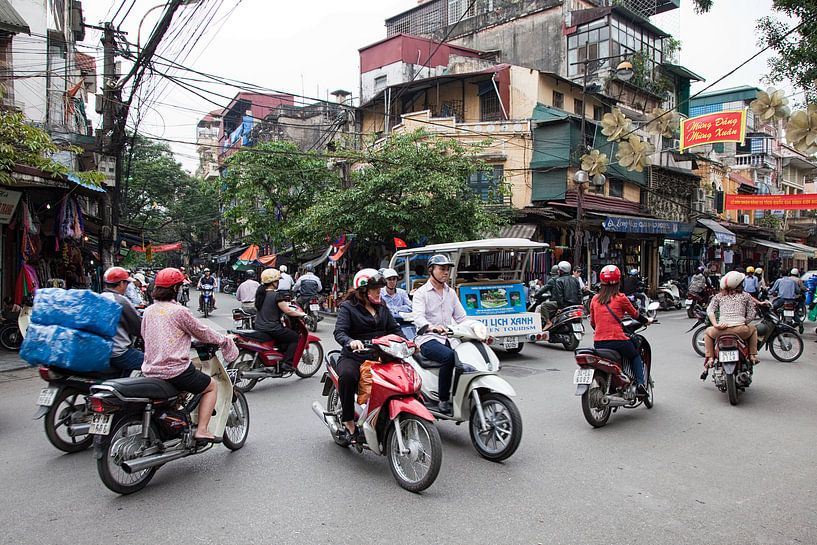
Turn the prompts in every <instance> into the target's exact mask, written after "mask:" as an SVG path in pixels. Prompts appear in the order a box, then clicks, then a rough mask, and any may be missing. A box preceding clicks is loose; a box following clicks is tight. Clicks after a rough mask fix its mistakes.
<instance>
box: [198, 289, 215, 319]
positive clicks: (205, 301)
mask: <svg viewBox="0 0 817 545" xmlns="http://www.w3.org/2000/svg"><path fill="white" fill-rule="evenodd" d="M201 297H202V308H201V312H203V313H204V317H205V318H207V317H208V316H210V314H212V313H213V307H215V299H214V297H213V288H211V287H210V286H209V285H207V286H202V287H201Z"/></svg>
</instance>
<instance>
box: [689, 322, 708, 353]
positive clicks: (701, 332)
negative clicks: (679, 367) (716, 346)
mask: <svg viewBox="0 0 817 545" xmlns="http://www.w3.org/2000/svg"><path fill="white" fill-rule="evenodd" d="M706 328H707V326H705V325H702V326H701V327H699V328H698V329H696V330H695V331H694V332H693V333H692V349H693V350H695V353H696V354H698V355H699V356H701V357H702V358H703V357H706V340H705V339H704V337H705V336H706Z"/></svg>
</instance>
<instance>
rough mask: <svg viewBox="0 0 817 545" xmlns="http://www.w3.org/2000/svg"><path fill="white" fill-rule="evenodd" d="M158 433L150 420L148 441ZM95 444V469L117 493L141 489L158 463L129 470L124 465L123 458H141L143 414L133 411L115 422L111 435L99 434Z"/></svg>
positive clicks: (153, 472) (151, 440)
mask: <svg viewBox="0 0 817 545" xmlns="http://www.w3.org/2000/svg"><path fill="white" fill-rule="evenodd" d="M157 436H158V433H157V430H156V426H155V424H153V423H152V422H151V424H150V430H149V432H148V443H153V442H154V441H156V437H157ZM96 439H97V442H96V443H95V445H94V448H95V449H98V450H97V456H96V469H97V471H98V472H99V477H100V479H102V483H103V484H104V485H105V486H107V487H108V489H110V490H113V491H114V492H116V493H117V494H133V493H134V492H138V491H139V490H142V489H143V488H144V487H146V486H147V484H148V483H149V482H150V480H151V479H152V478H153V476H154V475H155V474H156V470H157V469H158V467H151V468H148V469H143V470H142V471H135V472H133V473H128V472H127V471H125V469H124V468H123V467H122V462H124V461H126V460H130V459H134V458H138V457H139V455H140V452H141V451H142V446H143V445H144V440H143V439H142V415H141V414H131V415H127V416H125V417H124V418H122V419H120V420H119V421H118V422H114V424H113V425H112V426H111V434H110V435H107V436H105V435H100V436H97V437H96Z"/></svg>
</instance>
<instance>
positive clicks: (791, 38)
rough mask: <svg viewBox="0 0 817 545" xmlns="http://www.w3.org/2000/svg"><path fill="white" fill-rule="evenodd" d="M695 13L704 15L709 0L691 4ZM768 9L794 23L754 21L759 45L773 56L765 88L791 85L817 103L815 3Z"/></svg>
mask: <svg viewBox="0 0 817 545" xmlns="http://www.w3.org/2000/svg"><path fill="white" fill-rule="evenodd" d="M694 2H695V10H696V11H697V12H698V13H706V12H708V11H709V10H710V9H711V8H712V5H713V0H694ZM772 9H774V10H775V11H777V12H780V13H782V14H784V15H786V16H788V17H790V18H792V19H794V20H795V21H796V22H797V27H798V30H797V31H796V32H793V33H791V34H789V31H790V30H791V28H792V27H791V24H790V23H788V22H784V21H780V20H778V19H777V18H775V17H773V16H771V15H767V16H766V17H762V18H761V19H759V20H758V21H757V30H758V32H759V39H758V41H759V44H760V45H763V46H766V45H768V46H771V48H772V49H773V50H774V51H775V52H776V53H777V56H775V57H773V58H771V59H769V74H768V75H767V78H766V79H767V80H768V83H769V84H777V83H780V82H781V81H783V80H789V81H791V82H792V83H793V84H794V85H795V86H796V87H798V88H799V89H802V90H803V91H805V92H806V96H807V99H808V102H814V100H815V99H817V92H815V83H814V82H815V80H817V0H773V2H772Z"/></svg>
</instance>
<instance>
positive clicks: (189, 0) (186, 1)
mask: <svg viewBox="0 0 817 545" xmlns="http://www.w3.org/2000/svg"><path fill="white" fill-rule="evenodd" d="M202 2H204V0H182V1H181V3H180V4H179V7H184V6H192V5H193V4H201V3H202ZM167 5H168V3H164V4H158V5H155V6H153V7H152V8H150V9H149V10H147V11H146V12H145V14H144V15H143V16H142V20H141V21H139V28H138V29H137V30H136V53H137V54H138V53H139V52H140V51H141V50H142V47H141V45H140V44H141V43H142V41H141V37H142V23H144V22H145V18H147V16H148V15H149V14H150V12H151V11H155V10H157V9H159V8H165V7H167Z"/></svg>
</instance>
